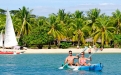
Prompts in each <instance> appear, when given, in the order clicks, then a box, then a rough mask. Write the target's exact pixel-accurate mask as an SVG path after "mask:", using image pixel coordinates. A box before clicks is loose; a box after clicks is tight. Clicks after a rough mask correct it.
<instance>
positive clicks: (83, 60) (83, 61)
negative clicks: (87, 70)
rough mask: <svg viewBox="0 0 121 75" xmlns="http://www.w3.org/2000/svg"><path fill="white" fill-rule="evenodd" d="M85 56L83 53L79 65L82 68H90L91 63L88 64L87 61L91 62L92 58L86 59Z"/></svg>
mask: <svg viewBox="0 0 121 75" xmlns="http://www.w3.org/2000/svg"><path fill="white" fill-rule="evenodd" d="M84 54H85V53H84V52H82V53H81V57H80V58H79V65H81V66H88V65H90V63H89V64H87V63H86V60H91V58H90V59H89V58H85V57H84Z"/></svg>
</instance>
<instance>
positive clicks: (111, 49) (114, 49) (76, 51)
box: [0, 48, 121, 54]
mask: <svg viewBox="0 0 121 75" xmlns="http://www.w3.org/2000/svg"><path fill="white" fill-rule="evenodd" d="M0 50H2V49H0ZM5 50H6V51H17V52H22V51H25V52H24V53H25V54H29V53H30V54H34V53H47V54H48V53H68V51H69V50H72V52H73V53H80V52H81V51H83V49H72V48H71V49H27V50H13V49H5ZM85 52H86V53H87V52H88V49H87V50H86V51H85ZM91 52H92V53H93V52H95V50H94V49H93V48H92V49H91ZM96 53H121V49H119V48H104V49H103V51H100V50H98V51H97V52H96Z"/></svg>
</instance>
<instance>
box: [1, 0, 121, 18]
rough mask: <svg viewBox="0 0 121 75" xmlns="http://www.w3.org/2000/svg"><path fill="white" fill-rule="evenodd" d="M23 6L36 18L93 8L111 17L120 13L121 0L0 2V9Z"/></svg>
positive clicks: (26, 0)
mask: <svg viewBox="0 0 121 75" xmlns="http://www.w3.org/2000/svg"><path fill="white" fill-rule="evenodd" d="M23 6H25V7H26V8H29V9H30V10H31V9H33V11H32V14H35V15H37V16H46V17H47V16H49V14H52V13H55V14H57V12H58V10H59V9H65V12H66V13H68V12H70V13H74V12H75V11H76V10H80V11H84V12H86V11H89V10H90V9H93V8H98V9H101V13H105V14H106V15H111V13H112V12H115V10H116V9H119V10H120V11H121V0H0V8H2V9H9V10H18V9H19V8H22V7H23Z"/></svg>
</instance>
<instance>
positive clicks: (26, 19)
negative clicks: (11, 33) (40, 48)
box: [19, 6, 32, 35]
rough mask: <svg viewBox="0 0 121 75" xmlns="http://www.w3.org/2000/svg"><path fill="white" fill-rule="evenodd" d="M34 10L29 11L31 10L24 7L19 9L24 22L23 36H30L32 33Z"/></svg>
mask: <svg viewBox="0 0 121 75" xmlns="http://www.w3.org/2000/svg"><path fill="white" fill-rule="evenodd" d="M31 12H32V10H29V8H26V7H25V6H23V7H22V9H20V8H19V15H20V16H19V17H20V18H21V20H22V27H21V33H20V35H21V34H28V33H29V32H30V31H31V25H30V23H29V22H30V18H31V17H30V16H31Z"/></svg>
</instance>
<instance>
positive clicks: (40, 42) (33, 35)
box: [0, 6, 121, 49]
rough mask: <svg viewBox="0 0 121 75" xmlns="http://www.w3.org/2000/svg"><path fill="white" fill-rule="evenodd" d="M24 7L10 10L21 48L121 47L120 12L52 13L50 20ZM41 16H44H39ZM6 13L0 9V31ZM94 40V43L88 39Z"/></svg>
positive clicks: (78, 11) (95, 10) (3, 25)
mask: <svg viewBox="0 0 121 75" xmlns="http://www.w3.org/2000/svg"><path fill="white" fill-rule="evenodd" d="M32 11H33V10H32V9H31V10H30V9H29V8H26V7H25V6H23V7H22V8H19V9H18V10H10V13H11V17H12V20H13V25H14V29H15V33H16V36H17V39H18V42H19V45H21V46H27V47H31V48H43V47H46V48H49V49H50V48H68V47H76V46H81V47H83V46H85V45H91V46H92V45H97V46H102V47H112V48H113V47H121V11H120V10H118V9H117V10H116V11H114V12H112V15H110V16H108V15H106V14H105V13H101V10H100V9H98V8H94V9H90V10H89V11H87V12H86V13H85V12H83V11H80V10H76V11H75V12H74V13H70V12H68V13H66V12H65V10H64V9H59V11H58V13H52V14H51V13H50V15H49V16H48V17H45V16H36V15H34V14H32ZM40 15H41V14H40ZM5 21H6V10H4V9H0V31H4V29H5V23H6V22H5ZM89 38H92V40H88V41H87V40H86V39H89Z"/></svg>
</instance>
